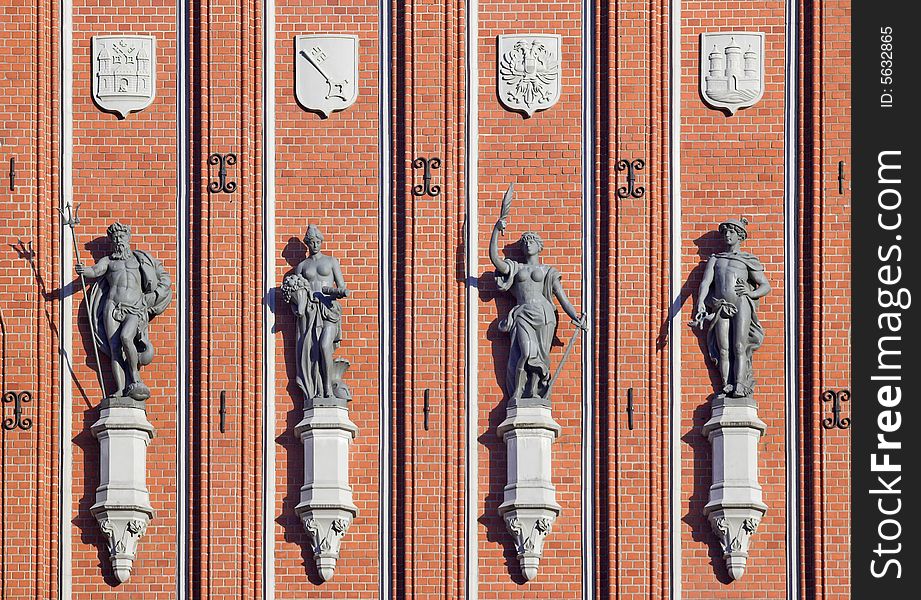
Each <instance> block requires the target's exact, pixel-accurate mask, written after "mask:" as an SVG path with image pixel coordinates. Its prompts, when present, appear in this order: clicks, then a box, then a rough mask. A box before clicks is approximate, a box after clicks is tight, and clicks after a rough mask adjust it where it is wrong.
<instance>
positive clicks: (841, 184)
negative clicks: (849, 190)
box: [838, 160, 844, 196]
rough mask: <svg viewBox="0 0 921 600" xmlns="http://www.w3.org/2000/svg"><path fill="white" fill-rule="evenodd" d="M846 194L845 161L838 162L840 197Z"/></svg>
mask: <svg viewBox="0 0 921 600" xmlns="http://www.w3.org/2000/svg"><path fill="white" fill-rule="evenodd" d="M843 194H844V161H843V160H839V161H838V195H839V196H840V195H843Z"/></svg>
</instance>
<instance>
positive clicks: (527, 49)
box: [496, 34, 562, 117]
mask: <svg viewBox="0 0 921 600" xmlns="http://www.w3.org/2000/svg"><path fill="white" fill-rule="evenodd" d="M561 43H562V38H561V36H559V35H556V34H528V35H500V36H499V39H498V45H499V50H498V55H497V58H498V63H499V64H498V65H497V68H496V85H497V87H498V94H499V101H500V102H501V103H502V104H503V105H504V106H505V107H506V108H508V109H510V110H514V111H519V112H521V113H523V114H524V115H525V116H526V117H530V116H532V115H533V114H534V113H535V112H536V111H538V110H547V109H548V108H550V107H551V106H553V105H554V104H556V102H557V100H559V99H560V78H561V73H560V47H561Z"/></svg>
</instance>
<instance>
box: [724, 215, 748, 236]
mask: <svg viewBox="0 0 921 600" xmlns="http://www.w3.org/2000/svg"><path fill="white" fill-rule="evenodd" d="M728 230H731V231H734V232H736V234H738V236H739V241H740V242H742V241H745V239H746V238H747V237H748V219H746V218H745V217H742V218H741V219H727V220H725V221H723V222H722V223H720V233H721V234H724V235H725V234H726V231H728Z"/></svg>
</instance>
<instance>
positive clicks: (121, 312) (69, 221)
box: [61, 205, 172, 401]
mask: <svg viewBox="0 0 921 600" xmlns="http://www.w3.org/2000/svg"><path fill="white" fill-rule="evenodd" d="M67 210H68V213H70V206H69V205H68V206H67ZM61 214H62V217H64V225H65V226H69V227H70V228H71V232H72V233H73V236H72V237H73V243H74V256H75V258H76V263H77V264H76V265H75V270H76V272H77V275H79V276H80V281H81V284H82V285H83V290H84V294H86V298H87V300H86V304H87V314H88V315H89V322H90V333H91V335H92V336H93V351H94V352H95V354H96V363H97V364H98V365H99V368H100V372H99V384H100V387H101V388H102V390H103V396H110V397H126V398H131V399H133V400H138V401H143V400H146V399H147V398H149V397H150V388H148V387H147V385H145V384H144V382H143V380H142V379H141V373H140V368H141V367H142V366H144V365H148V364H150V363H151V362H152V361H153V356H154V348H153V345H152V344H151V343H150V338H149V337H148V335H147V328H148V324H149V323H150V320H151V319H152V318H153V317H154V316H156V315H159V314H161V313H162V312H163V311H165V310H166V307H167V306H168V305H169V303H170V300H171V299H172V288H171V287H170V278H169V275H168V274H167V272H166V270H165V269H164V268H163V264H162V263H161V262H160V261H158V260H156V259H155V258H153V257H152V256H151V255H149V254H147V253H146V252H143V251H141V250H132V249H131V246H130V240H131V228H130V227H129V226H128V225H125V224H122V223H113V224H112V225H110V226H109V228H108V229H107V230H106V234H107V236H108V238H109V242H110V244H111V245H112V253H111V254H110V255H108V256H103V257H102V258H101V259H99V261H98V262H97V263H96V264H95V265H94V266H92V267H86V266H84V265H83V264H82V263H81V262H80V255H79V251H78V246H77V238H76V231H75V229H74V227H75V225H76V224H77V223H79V222H80V221H79V219H78V218H77V217H76V210H74V211H73V213H72V214H68V215H64V211H61ZM86 277H90V278H96V279H98V281H97V282H96V284H95V285H94V286H93V287H92V288H91V289H90V290H89V292H87V288H86V279H85V278H86ZM99 350H102V352H104V353H105V354H107V355H109V357H110V358H111V361H112V362H111V364H112V376H113V378H114V379H115V387H116V390H115V393H114V394H107V393H106V390H105V386H104V384H103V381H102V373H101V368H102V364H101V363H100V362H99Z"/></svg>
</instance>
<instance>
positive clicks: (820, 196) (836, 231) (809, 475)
mask: <svg viewBox="0 0 921 600" xmlns="http://www.w3.org/2000/svg"><path fill="white" fill-rule="evenodd" d="M850 6H851V5H850V2H825V3H818V4H815V5H810V6H809V7H808V8H806V9H804V10H803V13H802V29H803V42H804V43H803V52H802V58H801V60H802V80H803V88H802V107H803V127H802V131H801V136H802V139H801V147H802V153H803V164H802V181H803V186H802V198H803V203H802V211H801V238H800V239H801V240H802V242H801V246H802V247H801V253H802V254H801V256H802V265H803V269H802V272H801V284H800V285H801V290H802V298H803V304H802V307H801V311H802V312H801V319H802V321H801V332H802V333H801V334H802V340H803V344H802V353H801V361H802V364H801V372H802V374H801V377H802V397H803V405H802V406H803V408H802V421H801V423H802V424H801V431H802V436H801V438H802V445H801V449H802V457H803V458H802V466H801V469H802V472H801V480H802V482H803V493H802V501H803V511H802V512H803V525H802V528H803V530H802V532H801V536H802V539H803V556H804V560H803V567H802V569H801V575H800V576H801V577H802V581H803V582H804V589H805V590H806V591H807V592H808V595H807V596H806V597H807V598H823V599H832V598H834V599H847V598H850V595H851V594H850V529H849V523H850V473H851V463H850V461H851V456H850V435H851V433H850V430H842V429H838V428H834V429H826V428H825V427H823V426H822V421H823V420H824V419H826V418H829V417H831V416H832V415H831V411H830V408H831V406H830V404H829V403H827V402H822V400H821V394H822V392H824V391H826V390H836V391H839V390H843V389H850V388H851V383H850V377H851V374H850V351H851V348H850V335H849V328H850V314H851V306H850V297H851V291H850V244H851V239H850V238H851V236H850V206H851V204H850V202H851V192H850V173H851V169H850V143H851V140H850V98H851V86H850V75H851V71H850V34H849V32H850V22H851V21H850V20H851V13H850ZM839 161H844V162H845V168H844V176H845V178H846V179H845V181H844V182H843V184H842V186H841V189H840V191H839V182H838V162H839ZM854 401H856V402H859V399H852V402H854ZM842 416H843V417H848V418H849V417H850V406H849V404H847V403H846V404H845V405H844V411H843V415H842Z"/></svg>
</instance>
